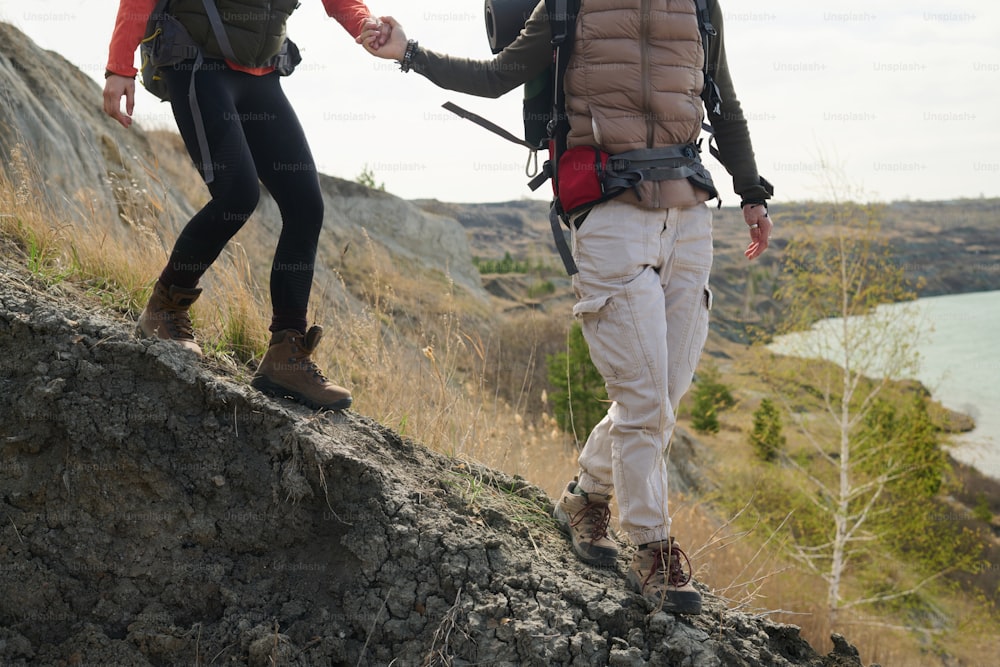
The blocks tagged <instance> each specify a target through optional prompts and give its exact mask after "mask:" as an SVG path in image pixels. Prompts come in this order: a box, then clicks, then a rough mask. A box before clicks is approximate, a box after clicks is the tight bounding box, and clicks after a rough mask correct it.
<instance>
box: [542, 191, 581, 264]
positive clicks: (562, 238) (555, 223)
mask: <svg viewBox="0 0 1000 667" xmlns="http://www.w3.org/2000/svg"><path fill="white" fill-rule="evenodd" d="M549 225H550V226H551V227H552V240H553V241H555V244H556V250H558V251H559V258H560V259H561V260H562V263H563V266H564V267H565V268H566V273H567V274H569V275H571V276H572V275H573V274H576V273H579V272H580V269H578V268H576V262H575V261H573V252H572V251H571V250H570V249H569V244H568V243H566V232H565V229H564V227H565V225H563V214H562V212H561V207H560V206H559V200H558V199H553V200H552V204H551V205H550V206H549Z"/></svg>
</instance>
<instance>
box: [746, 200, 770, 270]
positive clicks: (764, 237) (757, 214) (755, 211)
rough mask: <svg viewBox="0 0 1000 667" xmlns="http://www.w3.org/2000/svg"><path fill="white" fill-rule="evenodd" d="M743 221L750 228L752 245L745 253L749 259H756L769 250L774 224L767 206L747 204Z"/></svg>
mask: <svg viewBox="0 0 1000 667" xmlns="http://www.w3.org/2000/svg"><path fill="white" fill-rule="evenodd" d="M743 219H744V220H746V223H747V226H748V227H750V245H748V246H747V249H746V250H744V251H743V255H744V256H745V257H746V258H747V259H756V258H758V257H760V256H761V255H762V254H764V251H765V250H767V246H768V243H769V242H770V240H771V230H773V229H774V223H773V222H771V218H770V217H769V216H768V214H767V206H766V205H765V204H747V205H746V206H744V207H743Z"/></svg>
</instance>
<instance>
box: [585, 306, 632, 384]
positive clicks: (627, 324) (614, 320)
mask: <svg viewBox="0 0 1000 667" xmlns="http://www.w3.org/2000/svg"><path fill="white" fill-rule="evenodd" d="M573 317H575V318H576V319H577V320H579V321H580V325H581V327H582V328H583V337H584V339H585V340H586V341H587V345H588V346H590V358H591V360H592V361H593V362H594V366H595V367H596V368H597V370H598V372H600V374H601V376H602V377H603V378H604V381H605V382H606V383H607V384H609V385H616V384H622V383H625V382H630V381H632V380H635V379H636V378H637V377H638V376H639V374H640V372H641V371H642V364H641V361H640V359H639V355H638V353H637V351H636V341H635V336H636V331H635V327H634V326H633V324H632V317H631V314H630V312H629V309H628V308H627V307H624V308H623V307H622V305H621V303H619V299H618V298H617V297H615V296H600V297H596V298H589V299H581V300H580V301H579V302H577V303H576V305H574V306H573Z"/></svg>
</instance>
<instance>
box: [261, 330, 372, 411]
mask: <svg viewBox="0 0 1000 667" xmlns="http://www.w3.org/2000/svg"><path fill="white" fill-rule="evenodd" d="M322 337H323V328H322V327H312V328H311V329H309V331H308V333H305V334H303V333H302V332H300V331H296V330H295V329H285V330H284V331H275V332H274V334H273V335H272V336H271V345H270V347H268V348H267V352H266V353H265V354H264V358H263V359H261V360H260V366H258V367H257V373H256V374H255V375H254V376H253V380H251V381H250V385H251V386H252V387H254V388H255V389H257V390H259V391H262V392H264V393H265V394H269V395H271V396H287V397H289V398H293V399H295V400H296V401H298V402H299V403H302V404H303V405H307V406H309V407H310V408H314V409H317V410H319V409H325V410H346V409H347V408H349V407H351V401H352V400H353V399H352V398H351V392H349V391H347V390H346V389H344V388H343V387H338V386H337V385H335V384H333V383H332V382H330V381H329V380H327V379H326V377H325V376H324V375H323V373H322V372H321V371H320V370H319V366H317V365H316V362H314V361H313V360H312V359H310V358H309V356H310V355H311V354H312V353H313V350H315V349H316V346H317V345H318V344H319V341H320V339H321V338H322Z"/></svg>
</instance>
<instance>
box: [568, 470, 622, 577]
mask: <svg viewBox="0 0 1000 667" xmlns="http://www.w3.org/2000/svg"><path fill="white" fill-rule="evenodd" d="M575 489H576V480H573V481H572V482H570V483H569V485H568V486H567V487H566V490H565V491H563V494H562V497H561V498H560V499H559V502H558V503H556V507H555V510H554V511H553V512H552V514H553V516H555V518H556V521H558V522H559V527H560V528H562V530H563V532H565V533H567V534H568V535H569V539H570V541H571V542H572V543H573V551H574V552H575V553H576V555H577V556H578V557H579V558H580V560H582V561H583V562H584V563H587V564H589V565H598V566H601V567H611V566H613V565H614V564H615V561H616V560H617V559H618V545H617V544H615V542H614V540H612V539H611V538H610V537H608V523H609V522H610V521H611V509H610V508H609V507H608V503H610V502H611V496H610V495H607V496H604V495H601V494H600V493H583V492H582V491H581V492H580V493H574V491H575Z"/></svg>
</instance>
